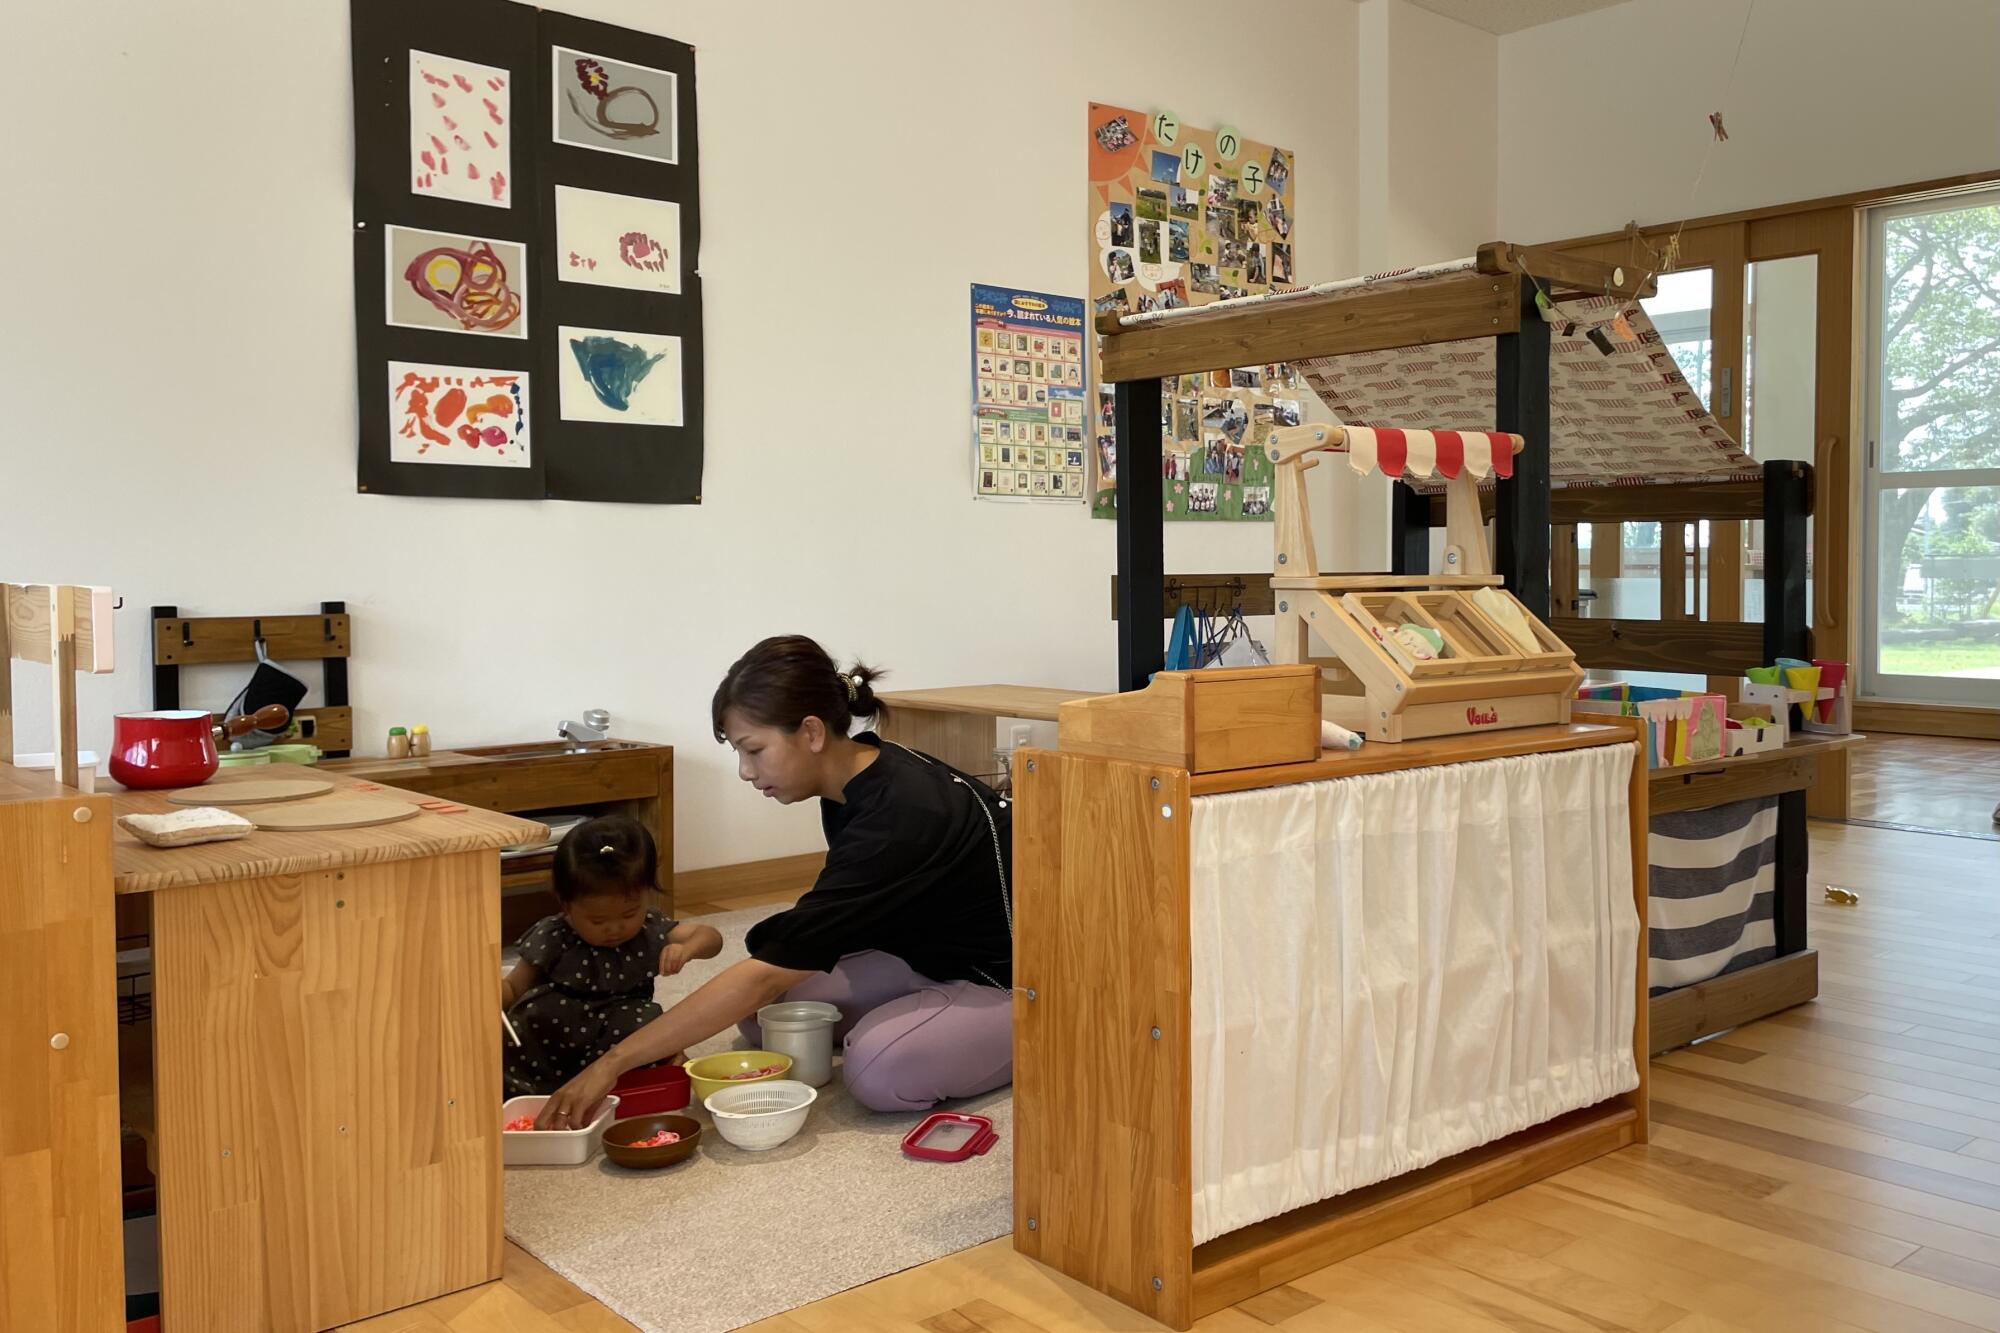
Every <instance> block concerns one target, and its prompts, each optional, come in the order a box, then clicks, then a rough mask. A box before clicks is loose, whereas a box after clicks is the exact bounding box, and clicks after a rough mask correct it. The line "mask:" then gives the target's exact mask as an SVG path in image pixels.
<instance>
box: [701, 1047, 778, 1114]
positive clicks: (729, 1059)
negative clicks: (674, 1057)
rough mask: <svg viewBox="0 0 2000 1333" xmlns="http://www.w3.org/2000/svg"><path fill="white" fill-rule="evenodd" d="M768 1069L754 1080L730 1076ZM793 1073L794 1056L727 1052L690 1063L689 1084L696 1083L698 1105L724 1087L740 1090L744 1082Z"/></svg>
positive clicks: (761, 1080) (753, 1052)
mask: <svg viewBox="0 0 2000 1333" xmlns="http://www.w3.org/2000/svg"><path fill="white" fill-rule="evenodd" d="M759 1069H769V1070H770V1071H771V1072H770V1073H768V1074H757V1075H756V1076H755V1077H751V1078H743V1077H731V1075H744V1074H750V1073H752V1072H753V1071H755V1070H759ZM791 1072H792V1057H791V1056H789V1055H780V1054H778V1053H777V1052H776V1051H724V1052H723V1053H722V1054H721V1055H704V1056H702V1057H701V1058H700V1059H698V1060H690V1061H688V1062H687V1073H688V1081H689V1082H690V1083H692V1084H694V1101H695V1105H697V1106H699V1105H701V1104H702V1103H703V1102H705V1101H707V1100H708V1099H709V1098H710V1097H712V1096H714V1095H715V1094H716V1093H718V1092H720V1091H722V1090H723V1089H724V1088H740V1087H742V1086H743V1085H744V1084H745V1083H762V1082H764V1081H765V1080H767V1079H774V1078H784V1077H785V1076H786V1075H788V1074H790V1073H791Z"/></svg>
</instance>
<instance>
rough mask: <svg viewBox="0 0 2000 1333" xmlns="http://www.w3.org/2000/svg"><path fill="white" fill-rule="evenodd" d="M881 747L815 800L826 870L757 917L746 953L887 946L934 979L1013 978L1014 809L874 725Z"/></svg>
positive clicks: (817, 964) (826, 965)
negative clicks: (886, 737)
mask: <svg viewBox="0 0 2000 1333" xmlns="http://www.w3.org/2000/svg"><path fill="white" fill-rule="evenodd" d="M854 739H855V740H856V741H858V742H860V743H861V744H863V745H873V746H876V747H878V748H879V750H880V753H879V755H878V756H877V757H876V759H875V762H874V763H872V764H870V765H869V766H868V767H867V768H864V769H862V770H861V772H859V773H857V774H856V775H855V776H854V777H853V779H852V780H851V781H849V782H848V784H847V787H846V789H845V790H844V791H843V792H842V793H841V794H842V795H843V796H844V797H845V798H846V800H845V801H828V800H822V801H821V802H820V807H819V817H820V823H821V824H822V825H823V826H824V827H825V829H826V868H825V869H824V870H822V871H820V875H819V879H818V881H817V882H816V883H814V885H813V887H812V889H811V891H810V892H808V893H807V894H806V895H805V897H803V898H801V899H799V901H798V903H797V905H796V906H794V907H792V908H790V909H789V910H787V911H783V912H780V913H778V914H777V915H776V916H774V917H770V918H768V919H766V920H764V921H760V922H758V923H757V924H756V925H755V926H754V927H752V928H751V930H750V935H749V938H748V940H747V941H746V943H747V945H748V947H749V951H750V956H751V957H752V958H756V959H759V960H760V961H763V962H766V963H770V964H773V965H774V966H777V967H789V968H796V969H798V970H800V971H810V972H825V971H830V970H831V969H832V967H833V965H834V964H835V963H837V962H839V961H840V960H841V958H842V957H844V956H845V955H847V954H851V953H861V952H864V951H866V950H870V949H875V950H879V951H881V952H883V953H888V954H894V955H895V956H896V957H898V958H900V959H902V960H903V961H904V962H906V963H908V964H909V965H910V967H911V968H912V969H914V970H915V971H917V972H919V973H921V974H922V975H924V976H926V977H929V978H930V979H931V980H933V981H978V982H983V983H985V984H987V985H993V986H1003V987H1005V986H1012V985H1013V977H1014V969H1013V955H1014V950H1013V940H1012V931H1011V928H1010V922H1009V914H1010V912H1011V910H1012V908H1011V899H1010V898H1009V896H1008V895H1010V894H1011V893H1012V891H1013V829H1012V810H1011V809H1010V807H1009V805H1008V804H1007V803H1005V802H1003V801H1002V800H1001V798H999V797H997V796H995V795H994V794H993V792H992V791H991V790H990V789H989V788H988V787H987V786H986V785H985V784H984V783H982V782H980V781H978V780H977V779H975V778H969V777H967V776H966V775H964V774H963V773H960V772H958V771H957V770H956V769H953V768H951V767H949V766H948V765H946V764H943V763H941V762H939V761H938V760H935V759H932V758H931V757H930V756H929V755H923V754H918V753H917V752H915V751H913V750H907V749H904V748H903V747H902V746H900V745H894V744H887V743H884V742H883V741H882V739H881V738H880V737H878V736H877V735H875V733H873V732H862V733H861V734H860V735H858V736H856V737H855V738H854Z"/></svg>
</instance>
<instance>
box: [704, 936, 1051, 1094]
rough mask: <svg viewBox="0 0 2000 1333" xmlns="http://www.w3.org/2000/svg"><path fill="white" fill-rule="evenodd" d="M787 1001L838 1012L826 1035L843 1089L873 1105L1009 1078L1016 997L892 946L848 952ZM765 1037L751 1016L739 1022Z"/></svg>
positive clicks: (976, 1088)
mask: <svg viewBox="0 0 2000 1333" xmlns="http://www.w3.org/2000/svg"><path fill="white" fill-rule="evenodd" d="M785 999H787V1000H823V1001H825V1002H826V1003H828V1004H831V1005H834V1006H836V1007H838V1008H839V1010H840V1024H839V1026H838V1027H836V1028H835V1029H834V1035H835V1036H836V1037H838V1038H840V1042H841V1053H842V1055H843V1056H844V1057H845V1061H846V1063H845V1066H844V1070H843V1073H844V1077H845V1079H846V1082H847V1090H848V1091H849V1092H850V1093H852V1094H853V1095H854V1100H855V1101H857V1102H860V1103H861V1104H862V1105H863V1106H865V1107H867V1108H868V1109H869V1110H871V1111H925V1110H929V1109H930V1108H931V1107H933V1106H936V1105H937V1104H938V1103H939V1102H941V1101H947V1100H949V1099H951V1098H954V1097H972V1096H976V1095H978V1094H979V1093H982V1092H991V1091H992V1090H993V1089H995V1088H998V1087H1003V1086H1005V1085H1006V1084H1007V1083H1009V1082H1012V1081H1013V1077H1014V997H1013V995H1012V994H1010V993H1009V992H1007V991H1003V990H995V989H994V988H993V987H991V986H982V985H980V984H979V983H977V982H973V981H932V980H931V979H930V978H929V977H926V976H923V975H921V974H920V973H918V972H915V971H912V970H911V968H910V965H909V964H908V963H905V962H904V961H903V960H902V959H900V958H898V957H896V956H895V955H893V954H886V953H878V952H876V951H874V950H870V951H869V952H867V953H851V954H849V955H847V956H846V957H845V958H843V959H841V960H840V961H839V962H838V963H836V964H834V967H833V970H832V971H831V972H826V973H822V974H821V975H819V976H816V977H813V978H812V979H811V980H809V981H802V982H800V983H799V984H798V985H796V986H794V987H792V988H791V989H790V990H788V991H786V992H785ZM741 1031H742V1033H743V1035H744V1036H745V1037H747V1038H749V1039H750V1040H751V1041H752V1042H761V1041H763V1039H764V1038H763V1032H762V1030H761V1029H760V1028H759V1027H758V1025H757V1020H756V1019H754V1018H749V1019H745V1020H744V1021H743V1023H742V1024H741Z"/></svg>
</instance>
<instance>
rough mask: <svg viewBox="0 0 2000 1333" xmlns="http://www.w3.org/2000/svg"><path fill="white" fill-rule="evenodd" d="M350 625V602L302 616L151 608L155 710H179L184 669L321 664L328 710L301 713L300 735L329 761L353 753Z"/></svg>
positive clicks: (321, 607)
mask: <svg viewBox="0 0 2000 1333" xmlns="http://www.w3.org/2000/svg"><path fill="white" fill-rule="evenodd" d="M350 629H351V625H350V622H349V620H348V617H347V603H345V602H321V603H320V604H319V613H318V614H316V615H303V616H261V615H260V616H192V617H189V616H183V615H181V614H180V608H179V607H173V606H156V607H154V608H153V707H155V708H179V707H180V706H181V686H180V669H181V668H182V667H184V666H200V665H204V664H208V663H218V662H219V663H230V662H256V661H258V660H259V652H258V650H259V649H260V648H261V649H262V650H263V653H264V655H265V656H268V657H270V658H271V659H272V660H273V661H280V662H318V663H319V664H320V666H321V669H322V670H323V671H324V673H325V687H324V689H323V691H322V693H323V694H324V696H325V703H324V705H322V706H321V707H318V708H302V709H300V710H298V713H297V714H296V716H297V718H298V722H299V727H300V731H301V734H302V735H303V736H304V738H305V739H307V740H310V741H312V742H313V743H314V744H315V745H317V746H319V748H320V750H321V751H322V752H323V753H324V754H325V755H326V756H327V757H329V758H334V757H338V756H341V755H345V754H347V753H348V752H349V751H350V750H351V749H352V748H353V743H354V742H353V736H354V710H353V709H352V708H351V707H350V706H349V703H348V697H347V659H348V657H349V656H350V655H351V653H352V646H351V644H350V642H349V636H350Z"/></svg>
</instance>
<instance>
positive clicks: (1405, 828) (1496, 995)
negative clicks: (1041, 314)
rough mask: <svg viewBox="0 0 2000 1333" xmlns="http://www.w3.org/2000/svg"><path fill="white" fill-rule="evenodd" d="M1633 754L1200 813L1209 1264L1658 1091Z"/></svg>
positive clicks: (1200, 1218)
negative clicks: (1318, 1212)
mask: <svg viewBox="0 0 2000 1333" xmlns="http://www.w3.org/2000/svg"><path fill="white" fill-rule="evenodd" d="M1632 757H1633V750H1632V747H1631V746H1628V745H1618V746H1602V747H1597V748H1592V749H1584V750H1572V751H1564V752H1560V753H1556V754H1545V755H1531V756H1527V757H1524V758H1510V759H1493V760H1485V761H1482V762H1478V763H1468V764H1451V765H1445V766H1441V767H1435V768H1420V769H1410V770H1404V771H1401V772H1395V773H1382V774H1374V775H1369V776H1363V777H1353V778H1341V779H1338V780H1335V781H1331V782H1316V783H1302V784H1298V785H1294V786H1286V787H1268V788H1262V789H1259V790H1256V791H1249V792H1239V793H1234V794H1230V795H1222V796H1204V797H1198V798H1196V799H1195V801H1194V802H1193V821H1194V822H1193V825H1192V828H1191V829H1190V835H1191V838H1192V847H1191V855H1192V862H1193V865H1192V879H1191V895H1190V908H1191V913H1192V922H1191V924H1192V928H1193V930H1192V933H1193V950H1192V953H1193V977H1192V981H1193V994H1192V996H1191V1000H1190V1010H1191V1025H1192V1031H1191V1034H1190V1035H1191V1051H1192V1057H1193V1058H1192V1078H1193V1085H1194V1086H1193V1126H1192V1128H1193V1136H1194V1141H1193V1171H1194V1237H1193V1239H1194V1242H1195V1243H1196V1244H1200V1243H1202V1242H1204V1241H1208V1240H1212V1239H1214V1238H1215V1237H1217V1236H1219V1235H1222V1234H1224V1233H1226V1232H1229V1231H1234V1230H1236V1229H1237V1228H1239V1227H1243V1226H1248V1225H1250V1224H1251V1223H1253V1222H1258V1221H1261V1220H1263V1219H1265V1218H1269V1217H1275V1216H1277V1215H1278V1214H1279V1213H1283V1212H1286V1211H1288V1210H1290V1209H1293V1208H1299V1207H1303V1206H1305V1205H1306V1204H1310V1203H1314V1202H1317V1201H1319V1200H1321V1199H1326V1198H1331V1197H1332V1196H1334V1195H1336V1194H1342V1193H1345V1192H1347V1191H1349V1190H1352V1189H1357V1188H1359V1187H1361V1186H1363V1185H1368V1184H1371V1183H1373V1182H1375V1181H1378V1180H1386V1179H1388V1178H1389V1177H1391V1176H1398V1175H1402V1174H1403V1173H1405V1172H1408V1171H1413V1170H1416V1169H1418V1168H1420V1167H1423V1166H1426V1165H1429V1164H1430V1163H1432V1162H1435V1161H1438V1160H1440V1159H1442V1158H1445V1157H1449V1156H1451V1155H1453V1154H1454V1153H1459V1152H1463V1151H1465V1150H1466V1149H1468V1148H1472V1147H1476V1146H1478V1145H1479V1144H1482V1143H1487V1142H1490V1141H1492V1140H1494V1139H1497V1138H1502V1137H1504V1136H1506V1135H1508V1134H1511V1133H1514V1132H1515V1131H1517V1130H1521V1129H1525V1128H1527V1127H1528V1126H1530V1125H1535V1124H1539V1123H1541V1122H1542V1121H1545V1120H1549V1119H1552V1118H1554V1117H1555V1116H1558V1115H1561V1114H1563V1113H1564V1112H1566V1111H1572V1110H1576V1109H1578V1108H1580V1107H1585V1106H1590V1105H1592V1104H1594V1103H1596V1102H1600V1101H1603V1100H1604V1099H1605V1098H1607V1097H1611V1096H1614V1095H1615V1094H1617V1093H1620V1092H1625V1091H1629V1090H1630V1089H1632V1088H1635V1087H1637V1086H1638V1082H1639V1075H1638V1070H1637V1068H1636V1066H1635V1065H1634V1063H1633V1060H1632V1020H1633V1012H1634V1007H1635V1005H1636V1003H1637V992H1636V989H1635V988H1636V985H1637V977H1636V975H1635V973H1636V969H1637V955H1638V947H1639V943H1638V941H1639V921H1638V914H1637V912H1636V911H1635V910H1634V907H1633V903H1632V863H1631V842H1630V839H1631V832H1630V826H1629V822H1628V821H1629V815H1628V809H1627V785H1626V784H1627V780H1628V778H1629V776H1630V772H1631V768H1630V765H1631V762H1632Z"/></svg>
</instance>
